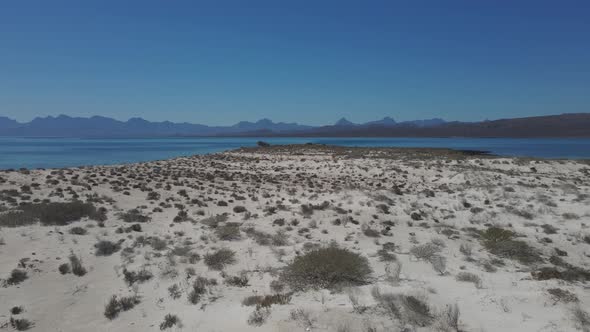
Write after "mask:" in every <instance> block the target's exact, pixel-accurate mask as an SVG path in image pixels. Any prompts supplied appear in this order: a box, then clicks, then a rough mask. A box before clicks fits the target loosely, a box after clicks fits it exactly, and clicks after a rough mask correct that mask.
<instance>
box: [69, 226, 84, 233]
mask: <svg viewBox="0 0 590 332" xmlns="http://www.w3.org/2000/svg"><path fill="white" fill-rule="evenodd" d="M87 233H88V231H87V230H86V228H84V227H80V226H76V227H72V228H70V234H72V235H86V234H87Z"/></svg>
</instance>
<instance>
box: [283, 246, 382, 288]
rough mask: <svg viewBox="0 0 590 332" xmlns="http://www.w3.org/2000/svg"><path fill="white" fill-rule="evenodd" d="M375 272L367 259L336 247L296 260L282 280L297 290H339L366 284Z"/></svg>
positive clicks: (308, 254)
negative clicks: (338, 287)
mask: <svg viewBox="0 0 590 332" xmlns="http://www.w3.org/2000/svg"><path fill="white" fill-rule="evenodd" d="M371 272H372V271H371V267H370V266H369V262H368V260H367V259H366V258H365V257H363V256H361V255H359V254H357V253H354V252H352V251H349V250H348V249H342V248H338V247H334V246H332V247H327V248H321V249H316V250H312V251H310V252H307V253H306V254H304V255H302V256H298V257H296V258H295V259H294V260H293V261H292V262H291V263H290V264H289V265H288V266H287V267H285V269H284V271H283V273H282V275H281V279H282V280H284V281H285V282H286V283H287V284H289V285H290V286H291V287H292V288H293V289H294V290H305V289H307V288H335V287H337V286H344V285H362V284H365V283H367V281H368V278H369V276H370V274H371Z"/></svg>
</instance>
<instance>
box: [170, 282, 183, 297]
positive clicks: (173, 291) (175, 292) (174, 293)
mask: <svg viewBox="0 0 590 332" xmlns="http://www.w3.org/2000/svg"><path fill="white" fill-rule="evenodd" d="M168 294H170V297H171V298H173V299H175V300H176V299H179V298H180V297H181V296H182V293H181V291H180V287H179V286H178V284H174V285H172V286H170V287H168Z"/></svg>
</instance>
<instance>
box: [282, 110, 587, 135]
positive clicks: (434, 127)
mask: <svg viewBox="0 0 590 332" xmlns="http://www.w3.org/2000/svg"><path fill="white" fill-rule="evenodd" d="M276 136H306V137H515V138H517V137H522V138H533V137H590V113H574V114H561V115H548V116H536V117H526V118H514V119H500V120H493V121H481V122H458V121H454V122H445V121H443V120H441V119H431V120H419V121H407V122H401V123H397V124H396V125H394V126H392V125H389V126H387V125H357V126H353V127H351V126H348V127H343V126H324V127H318V128H314V129H311V130H307V131H305V132H304V133H298V134H294V133H282V134H280V135H276Z"/></svg>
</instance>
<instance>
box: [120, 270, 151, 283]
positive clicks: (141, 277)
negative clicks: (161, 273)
mask: <svg viewBox="0 0 590 332" xmlns="http://www.w3.org/2000/svg"><path fill="white" fill-rule="evenodd" d="M123 276H124V278H125V282H127V284H128V285H129V286H131V285H133V284H134V283H136V282H139V283H144V282H146V281H148V280H150V279H151V278H152V277H153V274H152V273H151V272H150V271H148V270H145V269H143V270H139V272H135V271H129V270H127V269H124V270H123Z"/></svg>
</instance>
